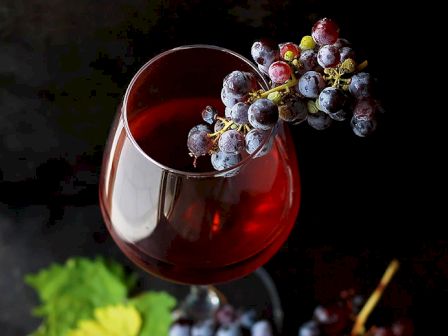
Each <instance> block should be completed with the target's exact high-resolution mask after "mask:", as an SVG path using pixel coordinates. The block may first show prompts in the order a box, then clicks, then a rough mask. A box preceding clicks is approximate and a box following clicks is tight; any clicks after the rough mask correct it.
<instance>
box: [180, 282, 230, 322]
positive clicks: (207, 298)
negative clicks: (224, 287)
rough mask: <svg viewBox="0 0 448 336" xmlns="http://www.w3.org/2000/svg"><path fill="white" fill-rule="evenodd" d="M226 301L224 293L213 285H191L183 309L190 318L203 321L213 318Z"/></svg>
mask: <svg viewBox="0 0 448 336" xmlns="http://www.w3.org/2000/svg"><path fill="white" fill-rule="evenodd" d="M224 301H225V299H224V297H223V295H222V294H221V293H220V292H218V290H217V289H216V288H215V287H213V286H191V287H190V293H189V294H188V295H187V296H186V297H185V299H184V302H183V303H182V305H181V309H182V310H183V311H184V312H185V313H186V315H187V316H188V318H191V319H193V320H195V321H201V320H206V319H208V318H211V317H212V316H213V314H214V313H215V312H216V310H217V309H218V308H219V306H220V304H221V303H222V302H224Z"/></svg>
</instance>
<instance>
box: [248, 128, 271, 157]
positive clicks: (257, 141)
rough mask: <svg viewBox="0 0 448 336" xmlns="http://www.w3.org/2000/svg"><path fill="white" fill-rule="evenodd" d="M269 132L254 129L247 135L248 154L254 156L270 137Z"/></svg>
mask: <svg viewBox="0 0 448 336" xmlns="http://www.w3.org/2000/svg"><path fill="white" fill-rule="evenodd" d="M269 133H270V132H269V131H263V130H259V129H256V128H254V129H252V130H250V131H249V132H248V133H247V134H246V152H248V153H249V154H252V153H253V152H255V151H256V150H257V148H258V147H260V146H261V144H262V143H263V141H265V139H266V138H267V137H268V136H269Z"/></svg>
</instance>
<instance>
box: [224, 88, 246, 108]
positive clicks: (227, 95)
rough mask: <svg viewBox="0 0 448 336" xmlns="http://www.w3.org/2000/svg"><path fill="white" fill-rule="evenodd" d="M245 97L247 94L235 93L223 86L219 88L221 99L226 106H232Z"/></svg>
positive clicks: (244, 99)
mask: <svg viewBox="0 0 448 336" xmlns="http://www.w3.org/2000/svg"><path fill="white" fill-rule="evenodd" d="M247 98H248V96H247V95H245V96H242V95H236V94H234V93H232V92H229V91H227V90H226V89H225V88H222V90H221V101H222V102H223V103H224V105H225V106H226V107H233V105H235V104H236V103H239V102H243V101H246V100H247Z"/></svg>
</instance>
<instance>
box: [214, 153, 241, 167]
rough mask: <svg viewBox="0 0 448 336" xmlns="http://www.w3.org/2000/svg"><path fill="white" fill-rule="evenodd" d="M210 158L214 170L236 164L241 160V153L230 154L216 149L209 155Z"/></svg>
mask: <svg viewBox="0 0 448 336" xmlns="http://www.w3.org/2000/svg"><path fill="white" fill-rule="evenodd" d="M210 160H211V162H212V165H213V168H215V169H216V170H224V169H228V168H231V167H233V166H236V165H237V164H238V163H239V162H240V161H241V160H242V156H241V154H230V153H224V152H221V151H218V152H215V153H213V154H212V155H211V157H210Z"/></svg>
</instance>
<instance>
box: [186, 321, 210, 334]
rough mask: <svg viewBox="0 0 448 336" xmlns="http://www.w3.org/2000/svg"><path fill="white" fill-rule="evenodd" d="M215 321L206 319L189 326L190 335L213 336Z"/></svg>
mask: <svg viewBox="0 0 448 336" xmlns="http://www.w3.org/2000/svg"><path fill="white" fill-rule="evenodd" d="M215 328H216V326H215V321H214V320H213V319H208V320H205V321H200V322H198V323H196V324H194V325H193V327H192V328H191V336H213V335H214V334H215Z"/></svg>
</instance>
